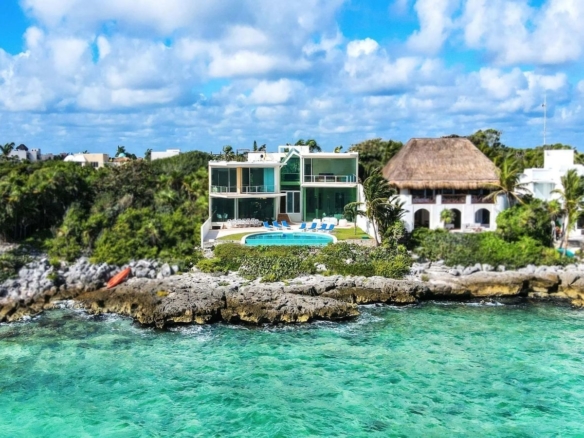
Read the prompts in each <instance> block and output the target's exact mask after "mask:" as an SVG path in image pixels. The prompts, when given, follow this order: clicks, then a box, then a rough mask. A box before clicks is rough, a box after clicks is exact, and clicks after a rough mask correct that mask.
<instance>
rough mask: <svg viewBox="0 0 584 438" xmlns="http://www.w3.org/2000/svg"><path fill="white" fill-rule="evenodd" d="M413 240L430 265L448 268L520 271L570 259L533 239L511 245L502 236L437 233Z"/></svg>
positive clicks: (521, 239) (421, 234)
mask: <svg viewBox="0 0 584 438" xmlns="http://www.w3.org/2000/svg"><path fill="white" fill-rule="evenodd" d="M413 240H415V242H416V243H417V245H418V247H417V248H416V249H415V252H416V254H418V255H419V256H420V257H421V258H423V259H426V260H430V261H436V260H444V262H445V263H446V264H447V265H448V266H457V265H461V266H472V265H475V264H477V263H480V264H489V265H491V266H498V265H503V266H505V267H507V268H511V269H516V268H521V267H524V266H527V265H530V264H533V265H559V264H563V263H566V260H565V259H566V258H564V259H562V258H561V257H560V255H559V254H558V252H557V251H555V250H554V249H553V248H548V247H546V246H544V245H542V244H541V243H540V242H539V241H538V240H535V239H534V238H532V237H529V236H523V237H521V238H520V239H518V240H516V241H512V242H508V241H506V240H504V239H503V238H502V237H501V236H500V235H499V234H498V233H492V232H485V233H479V234H465V233H447V232H443V231H438V230H437V231H424V232H420V233H414V235H413Z"/></svg>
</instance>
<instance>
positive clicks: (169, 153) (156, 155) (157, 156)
mask: <svg viewBox="0 0 584 438" xmlns="http://www.w3.org/2000/svg"><path fill="white" fill-rule="evenodd" d="M177 155H180V149H167V150H166V151H164V152H156V151H152V152H151V153H150V160H151V161H154V160H161V159H162V158H170V157H176V156H177Z"/></svg>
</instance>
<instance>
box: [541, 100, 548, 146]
mask: <svg viewBox="0 0 584 438" xmlns="http://www.w3.org/2000/svg"><path fill="white" fill-rule="evenodd" d="M542 106H543V145H544V146H545V144H546V143H545V137H546V122H547V92H546V93H545V94H544V96H543V105H542Z"/></svg>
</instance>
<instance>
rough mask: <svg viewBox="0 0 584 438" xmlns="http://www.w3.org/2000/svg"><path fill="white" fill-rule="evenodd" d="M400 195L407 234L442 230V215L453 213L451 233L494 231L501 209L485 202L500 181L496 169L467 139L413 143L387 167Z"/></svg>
mask: <svg viewBox="0 0 584 438" xmlns="http://www.w3.org/2000/svg"><path fill="white" fill-rule="evenodd" d="M383 176H384V177H385V178H386V179H387V180H388V181H389V183H390V184H391V185H392V186H394V187H396V188H397V189H398V190H399V195H400V198H401V200H402V201H403V202H404V203H405V205H404V208H405V209H406V210H407V213H406V215H405V217H404V222H405V223H406V227H407V229H408V230H410V231H411V230H413V229H414V228H418V227H427V228H432V229H435V228H440V227H442V226H444V224H443V222H442V220H441V219H440V214H441V212H442V210H444V209H448V210H452V212H453V213H454V221H453V223H452V224H447V225H446V227H447V228H451V229H455V230H456V229H462V230H464V229H469V228H470V229H476V230H478V229H487V230H494V229H495V228H496V222H495V220H496V217H497V215H498V213H499V212H500V211H501V210H502V209H503V206H502V205H498V204H497V200H492V199H485V197H486V196H488V195H489V193H491V191H492V188H493V186H492V184H496V183H498V181H499V177H498V173H497V168H496V166H495V164H493V162H492V161H491V160H489V159H488V158H487V157H486V156H485V155H484V154H483V153H482V152H481V151H480V150H479V149H478V148H477V147H476V146H475V145H474V144H472V143H471V142H470V141H469V140H468V139H466V138H413V139H411V140H410V141H409V142H408V143H407V144H406V145H405V146H404V147H403V148H402V149H401V150H400V151H399V152H398V153H397V154H396V155H395V156H394V157H393V158H392V159H391V160H390V161H389V162H388V163H387V164H386V166H385V167H384V168H383Z"/></svg>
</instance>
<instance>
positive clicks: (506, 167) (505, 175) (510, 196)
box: [485, 157, 527, 206]
mask: <svg viewBox="0 0 584 438" xmlns="http://www.w3.org/2000/svg"><path fill="white" fill-rule="evenodd" d="M522 173H523V170H522V169H521V168H520V166H519V163H518V162H517V160H516V159H514V158H511V157H506V158H505V159H504V160H503V161H502V162H501V165H500V167H499V182H498V183H496V184H492V187H493V189H494V190H493V191H492V192H491V193H490V194H489V195H487V196H485V199H496V198H497V197H498V196H505V199H506V200H507V206H513V204H515V202H519V203H521V202H522V201H521V194H522V193H521V192H522V191H525V190H526V189H527V186H526V185H525V184H522V183H520V182H519V179H520V177H521V174H522Z"/></svg>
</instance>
